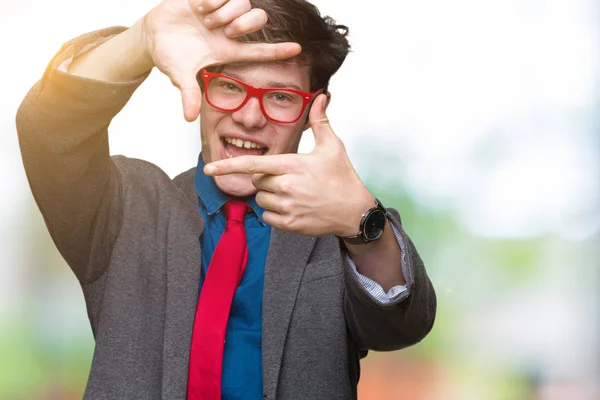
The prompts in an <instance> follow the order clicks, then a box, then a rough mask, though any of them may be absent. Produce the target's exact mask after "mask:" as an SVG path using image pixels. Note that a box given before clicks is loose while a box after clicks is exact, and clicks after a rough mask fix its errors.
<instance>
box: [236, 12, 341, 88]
mask: <svg viewBox="0 0 600 400" xmlns="http://www.w3.org/2000/svg"><path fill="white" fill-rule="evenodd" d="M250 3H251V4H252V7H253V8H261V9H263V10H265V12H266V13H267V16H268V17H269V20H268V22H267V24H266V25H265V26H264V28H263V29H261V30H260V31H256V32H252V33H249V34H247V35H244V36H242V37H240V38H238V40H240V41H242V42H261V43H281V42H297V43H299V44H300V45H301V46H302V53H301V54H300V55H299V56H297V57H296V58H295V59H296V60H298V61H300V62H303V63H306V64H307V65H309V66H310V67H311V80H310V86H311V88H310V90H311V91H314V90H317V89H321V88H323V89H324V91H326V90H327V87H328V85H329V79H330V78H331V76H332V75H333V74H335V73H336V72H337V70H338V69H339V68H340V66H341V65H342V63H343V62H344V60H345V59H346V56H347V55H348V52H349V51H350V44H349V43H348V39H347V38H346V36H347V35H348V27H346V26H344V25H338V24H336V22H335V20H334V19H333V18H331V17H328V16H326V17H321V13H320V12H319V9H318V8H317V7H315V6H314V5H313V4H311V3H309V2H308V1H304V0H250Z"/></svg>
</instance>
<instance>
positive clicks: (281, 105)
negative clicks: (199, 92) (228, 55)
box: [200, 70, 322, 124]
mask: <svg viewBox="0 0 600 400" xmlns="http://www.w3.org/2000/svg"><path fill="white" fill-rule="evenodd" d="M200 75H201V78H202V82H203V83H204V95H205V97H206V101H207V102H208V104H210V105H211V106H212V107H214V108H216V109H217V110H220V111H225V112H235V111H238V110H239V109H241V108H242V107H244V105H245V104H246V103H247V102H248V100H249V99H250V98H251V97H256V98H257V99H258V101H259V104H260V109H261V110H262V112H263V114H264V116H265V117H267V118H268V119H270V120H271V121H273V122H277V123H280V124H291V123H294V122H296V121H298V120H299V119H300V117H301V116H302V113H303V112H304V110H305V109H306V106H307V105H308V104H309V103H310V102H311V101H312V100H313V99H314V98H315V96H317V95H318V94H319V93H320V92H321V90H322V89H319V90H317V91H315V92H312V93H307V92H300V91H298V90H294V89H285V88H255V87H253V86H250V85H248V84H247V83H245V82H242V81H240V80H238V79H235V78H232V77H230V76H227V75H223V74H217V73H214V72H209V71H207V70H202V72H201V73H200Z"/></svg>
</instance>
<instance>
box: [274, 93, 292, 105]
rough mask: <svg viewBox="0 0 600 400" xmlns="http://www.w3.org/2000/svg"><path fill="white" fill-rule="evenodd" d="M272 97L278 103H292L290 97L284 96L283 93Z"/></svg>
mask: <svg viewBox="0 0 600 400" xmlns="http://www.w3.org/2000/svg"><path fill="white" fill-rule="evenodd" d="M272 97H273V99H274V100H275V101H277V102H281V103H283V102H286V101H290V100H291V99H290V96H288V95H285V94H283V93H275V94H273V96H272Z"/></svg>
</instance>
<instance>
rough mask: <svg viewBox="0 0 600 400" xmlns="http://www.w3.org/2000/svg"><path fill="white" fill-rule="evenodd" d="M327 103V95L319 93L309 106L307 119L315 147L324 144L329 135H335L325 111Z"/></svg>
mask: <svg viewBox="0 0 600 400" xmlns="http://www.w3.org/2000/svg"><path fill="white" fill-rule="evenodd" d="M328 103H329V97H328V96H327V95H326V94H320V95H319V96H317V98H316V99H315V101H313V104H312V106H311V108H310V114H309V120H310V127H311V129H312V131H313V134H314V135H315V147H316V146H318V145H321V144H324V143H325V142H327V141H328V140H329V139H330V138H331V137H336V136H335V133H334V132H333V129H332V128H331V125H330V124H329V119H328V118H327V114H326V113H325V110H326V108H327V104H328ZM336 138H337V137H336Z"/></svg>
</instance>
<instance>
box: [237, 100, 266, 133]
mask: <svg viewBox="0 0 600 400" xmlns="http://www.w3.org/2000/svg"><path fill="white" fill-rule="evenodd" d="M231 117H232V118H233V120H234V121H235V122H237V123H239V124H242V125H244V127H246V128H247V129H257V128H262V127H263V126H264V125H265V124H266V123H267V118H266V117H265V115H264V114H263V112H262V110H261V108H260V102H259V100H258V98H256V97H251V98H249V99H248V102H247V103H246V104H244V107H242V108H240V109H239V110H237V111H236V112H234V113H232V114H231Z"/></svg>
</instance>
